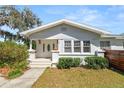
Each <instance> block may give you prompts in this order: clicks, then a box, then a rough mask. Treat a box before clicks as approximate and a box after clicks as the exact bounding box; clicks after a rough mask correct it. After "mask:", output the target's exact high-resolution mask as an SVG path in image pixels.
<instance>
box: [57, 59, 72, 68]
mask: <svg viewBox="0 0 124 93" xmlns="http://www.w3.org/2000/svg"><path fill="white" fill-rule="evenodd" d="M72 61H73V58H71V57H68V58H66V57H62V58H59V63H58V64H57V68H59V69H70V67H71V66H72Z"/></svg>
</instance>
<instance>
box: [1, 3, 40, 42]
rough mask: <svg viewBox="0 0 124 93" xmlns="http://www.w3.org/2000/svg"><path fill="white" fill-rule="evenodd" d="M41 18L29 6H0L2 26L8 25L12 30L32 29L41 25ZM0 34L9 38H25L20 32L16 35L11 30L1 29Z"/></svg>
mask: <svg viewBox="0 0 124 93" xmlns="http://www.w3.org/2000/svg"><path fill="white" fill-rule="evenodd" d="M41 23H42V22H41V21H40V19H39V18H38V17H37V16H36V15H35V14H34V13H33V12H32V11H31V10H30V9H28V8H24V9H22V10H20V9H19V8H17V7H16V6H11V5H9V6H8V5H6V6H0V27H2V26H5V25H6V26H8V27H9V28H10V29H12V30H16V31H17V30H18V31H19V32H21V31H25V30H29V29H32V28H34V27H37V26H39V25H41ZM0 36H1V37H3V38H4V40H5V41H6V39H8V40H12V38H13V39H14V40H16V41H17V40H20V39H21V40H23V39H24V38H22V37H21V36H20V35H19V33H18V32H17V34H16V35H14V34H12V33H10V32H9V31H0Z"/></svg>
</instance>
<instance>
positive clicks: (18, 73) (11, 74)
mask: <svg viewBox="0 0 124 93" xmlns="http://www.w3.org/2000/svg"><path fill="white" fill-rule="evenodd" d="M22 74H23V73H22V71H21V70H20V69H14V70H11V71H10V72H9V73H8V78H9V79H13V78H16V77H19V76H21V75H22Z"/></svg>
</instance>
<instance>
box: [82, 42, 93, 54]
mask: <svg viewBox="0 0 124 93" xmlns="http://www.w3.org/2000/svg"><path fill="white" fill-rule="evenodd" d="M84 41H90V46H89V47H90V51H89V52H84V47H87V46H84ZM83 53H91V40H83Z"/></svg>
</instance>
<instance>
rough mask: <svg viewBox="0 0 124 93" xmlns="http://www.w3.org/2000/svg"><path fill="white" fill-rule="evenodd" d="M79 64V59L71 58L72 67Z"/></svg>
mask: <svg viewBox="0 0 124 93" xmlns="http://www.w3.org/2000/svg"><path fill="white" fill-rule="evenodd" d="M80 63H81V59H80V58H73V62H72V67H78V66H79V65H80Z"/></svg>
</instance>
